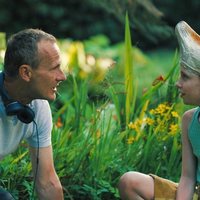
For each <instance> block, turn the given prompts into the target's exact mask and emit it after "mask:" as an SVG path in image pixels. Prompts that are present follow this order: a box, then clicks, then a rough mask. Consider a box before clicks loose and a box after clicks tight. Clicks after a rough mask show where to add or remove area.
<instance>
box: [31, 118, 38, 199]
mask: <svg viewBox="0 0 200 200" xmlns="http://www.w3.org/2000/svg"><path fill="white" fill-rule="evenodd" d="M33 123H34V124H35V128H36V136H37V150H36V151H37V152H36V168H35V173H34V181H33V190H32V195H31V196H32V197H31V199H32V200H34V192H35V187H36V179H37V174H38V168H39V147H40V144H39V133H38V126H37V123H36V122H35V120H33Z"/></svg>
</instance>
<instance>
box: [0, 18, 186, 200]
mask: <svg viewBox="0 0 200 200" xmlns="http://www.w3.org/2000/svg"><path fill="white" fill-rule="evenodd" d="M82 50H83V49H82ZM123 53H124V57H123V59H122V60H123V62H120V65H121V66H118V67H119V68H120V69H119V70H121V69H123V71H122V72H123V75H124V76H123V77H124V78H123V79H121V78H120V91H119V85H118V83H117V81H115V82H113V81H112V80H110V81H109V79H106V91H105V94H106V97H105V96H103V97H101V98H100V99H99V100H97V101H92V100H91V98H90V95H89V90H90V87H91V79H90V77H88V78H86V79H80V78H78V77H77V76H75V73H72V74H73V75H71V76H69V78H68V80H67V81H66V83H65V84H63V86H62V88H61V91H60V93H61V94H62V95H61V96H59V98H58V99H57V100H56V101H55V102H54V103H52V104H51V107H52V112H53V120H54V127H53V132H52V144H53V149H54V160H55V167H56V171H57V173H58V175H59V177H60V179H61V182H62V185H63V188H64V195H65V199H66V200H67V199H69V200H75V199H77V200H81V199H87V200H90V199H91V200H101V199H102V200H103V199H110V200H112V199H119V194H118V190H117V184H118V180H119V177H120V176H121V175H122V174H123V173H124V172H126V171H129V170H137V171H141V172H145V173H155V174H158V175H160V176H163V177H166V178H171V179H172V180H175V181H177V180H178V177H179V175H180V166H181V154H180V151H181V143H180V128H179V123H180V116H179V115H180V113H181V112H182V106H181V103H180V102H179V101H178V100H177V90H176V89H175V87H174V85H175V81H176V78H177V74H178V54H177V53H176V54H175V56H174V62H173V64H172V66H171V70H170V71H169V73H168V74H167V75H166V76H162V77H161V76H160V75H158V77H157V78H156V79H155V81H152V82H153V84H152V85H150V86H149V87H148V88H147V89H146V91H145V92H144V93H143V94H142V95H141V96H138V93H137V90H138V87H139V84H140V82H141V81H142V80H139V81H138V83H137V81H136V79H137V77H138V76H137V73H136V70H135V64H136V62H135V61H134V59H133V58H134V56H133V54H134V52H133V47H132V42H131V38H130V29H129V21H128V15H126V25H125V43H124V45H123ZM74 63H76V62H74ZM75 70H76V72H77V69H75ZM115 70H118V69H117V68H116V69H115ZM119 74H121V71H120V73H119ZM117 78H118V77H117ZM104 83H105V82H104ZM115 83H116V84H115ZM19 172H20V173H19ZM0 176H1V179H0V185H1V186H2V187H4V188H8V189H9V190H10V191H11V192H12V193H13V195H14V196H15V197H16V199H29V196H30V194H31V189H32V181H31V180H32V177H31V165H30V160H29V157H28V153H27V146H26V143H23V144H22V145H21V146H20V148H19V149H18V150H17V151H16V152H15V153H14V154H13V155H10V156H8V157H6V158H5V159H4V160H3V161H1V165H0Z"/></svg>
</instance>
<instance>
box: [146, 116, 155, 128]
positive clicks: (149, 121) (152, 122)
mask: <svg viewBox="0 0 200 200" xmlns="http://www.w3.org/2000/svg"><path fill="white" fill-rule="evenodd" d="M145 122H146V123H147V124H148V125H149V126H151V125H153V124H154V120H153V119H151V118H149V117H147V118H146V119H145Z"/></svg>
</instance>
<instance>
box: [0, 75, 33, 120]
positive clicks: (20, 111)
mask: <svg viewBox="0 0 200 200" xmlns="http://www.w3.org/2000/svg"><path fill="white" fill-rule="evenodd" d="M4 78H5V74H4V72H0V95H1V97H2V100H3V103H4V106H5V109H6V114H7V115H8V116H12V115H16V116H17V118H18V119H19V120H20V121H21V122H23V123H26V124H29V123H31V122H32V121H33V120H34V118H35V113H34V111H33V110H32V109H31V108H30V107H29V106H26V105H23V104H21V103H20V102H18V101H14V100H12V99H11V98H10V97H9V95H8V93H7V92H6V90H5V88H4V86H3V81H4Z"/></svg>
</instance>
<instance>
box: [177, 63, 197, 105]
mask: <svg viewBox="0 0 200 200" xmlns="http://www.w3.org/2000/svg"><path fill="white" fill-rule="evenodd" d="M176 86H177V88H178V89H179V92H180V97H181V98H182V99H183V102H184V103H185V104H188V105H195V106H199V105H200V75H199V76H198V75H197V74H195V73H193V72H191V71H190V70H187V68H185V67H183V66H181V69H180V78H179V80H178V81H177V83H176Z"/></svg>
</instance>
